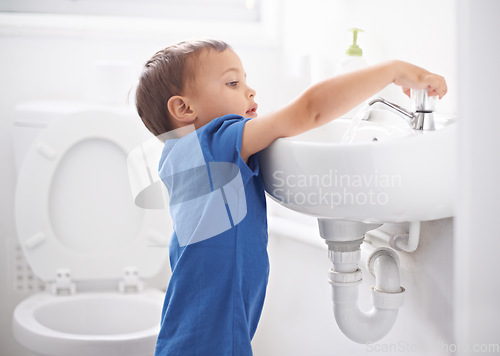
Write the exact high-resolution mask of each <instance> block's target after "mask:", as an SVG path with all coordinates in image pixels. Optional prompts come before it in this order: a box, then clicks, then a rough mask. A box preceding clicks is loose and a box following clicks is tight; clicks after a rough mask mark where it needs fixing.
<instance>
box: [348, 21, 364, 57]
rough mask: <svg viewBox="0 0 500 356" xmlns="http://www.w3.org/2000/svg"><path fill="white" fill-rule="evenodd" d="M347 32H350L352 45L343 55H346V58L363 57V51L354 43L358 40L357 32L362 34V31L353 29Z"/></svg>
mask: <svg viewBox="0 0 500 356" xmlns="http://www.w3.org/2000/svg"><path fill="white" fill-rule="evenodd" d="M348 31H352V45H351V46H350V47H349V48H348V49H347V50H346V51H345V54H347V55H348V56H359V57H361V56H362V55H363V50H362V49H361V48H359V46H358V45H357V44H356V41H357V40H358V32H363V30H362V29H359V28H356V27H354V28H351V29H349V30H348Z"/></svg>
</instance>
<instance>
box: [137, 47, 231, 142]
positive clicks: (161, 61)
mask: <svg viewBox="0 0 500 356" xmlns="http://www.w3.org/2000/svg"><path fill="white" fill-rule="evenodd" d="M228 48H229V49H230V48H231V47H230V46H229V45H228V44H227V43H225V42H222V41H218V40H195V41H183V42H180V43H177V44H174V45H172V46H168V47H167V48H165V49H162V50H160V51H158V52H157V53H156V54H155V55H154V56H153V57H152V58H151V59H150V60H149V61H148V62H147V63H146V65H145V66H144V69H143V71H142V73H141V76H140V77H139V84H138V85H137V90H136V95H135V104H136V107H137V112H138V113H139V116H140V117H141V119H142V122H144V125H146V127H147V128H148V130H149V131H151V132H152V133H153V134H154V135H155V136H159V135H161V134H163V133H165V132H167V131H169V130H172V129H173V126H172V124H171V117H170V114H169V112H168V109H167V102H168V100H169V99H170V98H171V97H172V96H174V95H182V92H183V90H184V86H185V85H186V82H187V81H188V80H192V79H194V78H193V77H192V75H194V74H192V73H194V70H193V69H194V66H195V64H196V63H195V59H196V58H198V55H199V54H200V52H201V50H202V49H213V50H215V51H217V52H222V51H224V50H225V49H228ZM188 59H189V61H188ZM188 62H189V63H188ZM190 74H191V76H190V77H187V76H188V75H190Z"/></svg>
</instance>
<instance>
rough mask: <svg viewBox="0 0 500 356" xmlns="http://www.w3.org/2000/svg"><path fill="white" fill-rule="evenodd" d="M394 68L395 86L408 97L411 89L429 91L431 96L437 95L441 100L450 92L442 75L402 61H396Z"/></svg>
mask: <svg viewBox="0 0 500 356" xmlns="http://www.w3.org/2000/svg"><path fill="white" fill-rule="evenodd" d="M393 66H394V68H395V71H396V74H395V78H394V84H396V85H399V86H401V87H402V88H403V92H404V93H405V94H406V95H408V97H409V96H410V88H412V89H427V93H428V94H429V96H435V95H437V96H438V97H439V99H441V98H442V97H443V96H444V95H445V94H446V92H447V91H448V87H447V86H446V81H445V79H444V78H443V77H442V76H440V75H437V74H434V73H431V72H429V71H427V70H425V69H423V68H420V67H417V66H415V65H413V64H410V63H406V62H402V61H394V64H393Z"/></svg>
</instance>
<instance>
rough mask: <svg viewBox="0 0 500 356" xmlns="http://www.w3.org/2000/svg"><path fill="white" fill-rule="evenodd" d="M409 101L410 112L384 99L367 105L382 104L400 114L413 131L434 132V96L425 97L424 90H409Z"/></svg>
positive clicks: (377, 99) (378, 99)
mask: <svg viewBox="0 0 500 356" xmlns="http://www.w3.org/2000/svg"><path fill="white" fill-rule="evenodd" d="M410 97H411V101H412V110H413V111H409V110H407V109H405V108H402V107H401V106H399V105H396V104H394V103H391V102H390V101H387V100H385V99H384V98H376V99H374V100H372V101H370V102H369V103H368V105H370V106H372V105H374V104H376V103H382V104H385V105H387V106H388V107H389V108H391V109H392V110H394V111H395V112H396V113H398V114H400V115H401V117H402V118H403V119H405V121H406V122H407V123H408V124H409V125H410V126H411V128H412V129H414V130H425V131H433V130H435V126H434V114H433V111H434V107H435V99H436V97H435V96H431V97H429V96H428V95H427V90H426V89H420V90H414V89H412V90H411V94H410Z"/></svg>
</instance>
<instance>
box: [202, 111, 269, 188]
mask: <svg viewBox="0 0 500 356" xmlns="http://www.w3.org/2000/svg"><path fill="white" fill-rule="evenodd" d="M248 120H251V119H250V118H246V119H245V118H243V117H242V116H239V115H225V116H222V117H219V118H217V119H215V120H213V121H211V122H210V123H208V124H207V125H205V126H204V127H203V128H202V130H199V133H198V135H199V139H200V143H201V148H202V150H203V153H204V155H205V160H206V161H207V162H230V163H233V164H235V165H237V166H238V167H239V169H240V171H241V174H242V177H243V181H244V182H246V181H247V180H248V179H250V178H252V177H253V176H256V175H258V174H259V163H258V159H257V158H258V157H257V155H258V154H254V155H252V156H250V157H249V159H248V162H245V161H244V160H243V159H242V158H241V154H240V153H241V143H242V138H243V129H244V128H245V124H246V122H247V121H248Z"/></svg>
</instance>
